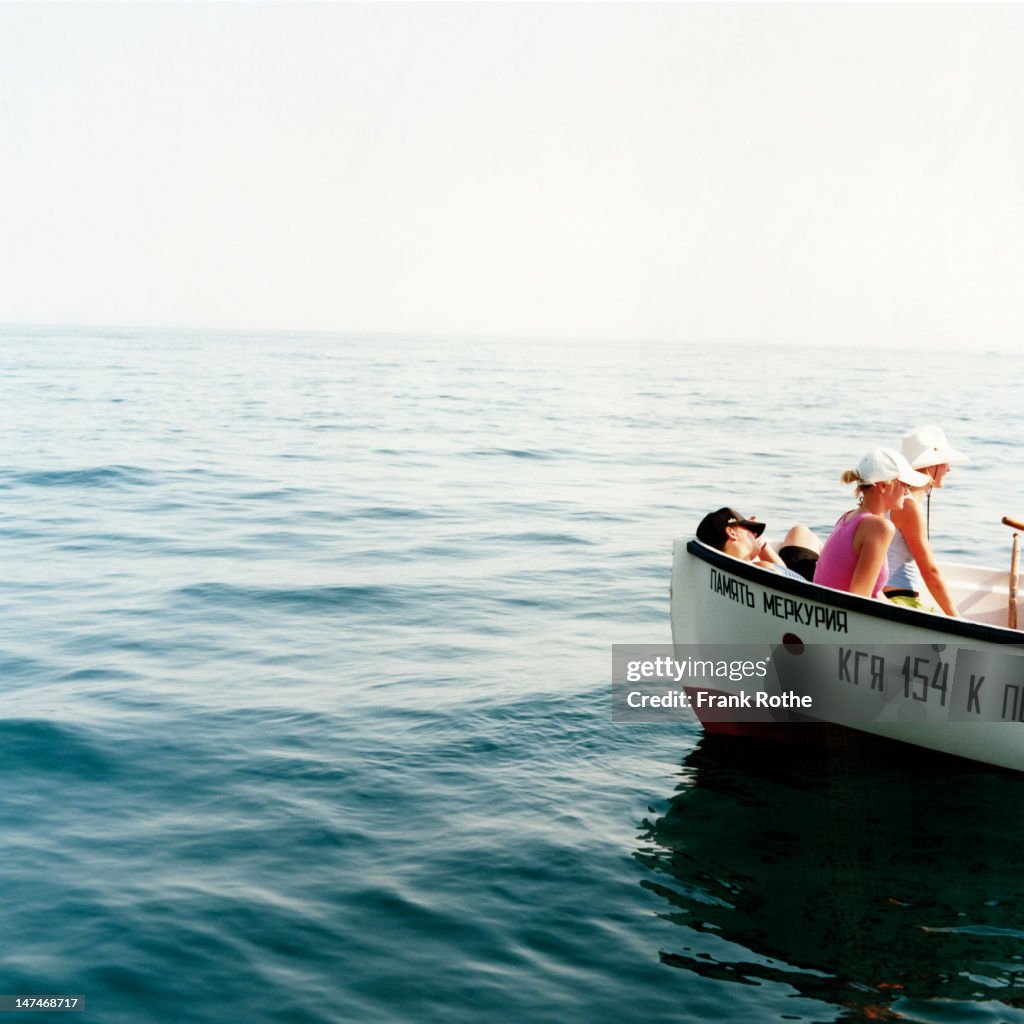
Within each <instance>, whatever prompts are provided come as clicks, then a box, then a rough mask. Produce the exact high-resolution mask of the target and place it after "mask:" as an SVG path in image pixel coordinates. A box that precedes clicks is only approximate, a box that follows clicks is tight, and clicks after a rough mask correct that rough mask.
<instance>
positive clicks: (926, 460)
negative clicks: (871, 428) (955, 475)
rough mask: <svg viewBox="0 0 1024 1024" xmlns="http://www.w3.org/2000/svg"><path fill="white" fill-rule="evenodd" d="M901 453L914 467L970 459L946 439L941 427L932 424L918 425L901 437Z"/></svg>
mask: <svg viewBox="0 0 1024 1024" xmlns="http://www.w3.org/2000/svg"><path fill="white" fill-rule="evenodd" d="M903 454H904V456H905V457H906V459H907V461H908V462H909V463H910V464H911V466H913V467H914V469H924V468H925V467H926V466H941V465H943V464H944V463H949V464H950V465H952V464H954V463H957V462H968V461H970V460H969V459H968V458H967V456H966V455H964V454H963V453H962V452H958V451H957V450H956V449H955V448H954V447H953V446H952V445H951V444H950V443H949V442H948V441H947V440H946V433H945V431H944V430H943V429H942V427H937V426H935V425H934V424H929V425H928V426H926V427H918V428H917V429H916V430H912V431H911V432H910V433H909V434H907V435H906V437H904V438H903Z"/></svg>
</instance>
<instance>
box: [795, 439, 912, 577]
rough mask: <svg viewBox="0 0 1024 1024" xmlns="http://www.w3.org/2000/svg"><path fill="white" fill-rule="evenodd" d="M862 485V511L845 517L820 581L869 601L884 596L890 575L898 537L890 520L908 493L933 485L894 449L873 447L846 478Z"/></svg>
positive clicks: (820, 568)
mask: <svg viewBox="0 0 1024 1024" xmlns="http://www.w3.org/2000/svg"><path fill="white" fill-rule="evenodd" d="M842 481H843V483H845V484H853V483H855V484H856V485H857V497H858V502H859V504H858V507H857V508H855V509H851V510H850V511H849V512H847V513H845V514H844V515H843V516H841V517H840V519H839V521H838V522H837V523H836V525H835V527H834V528H833V529H832V533H831V534H830V535H829V538H828V540H826V541H825V546H824V547H823V548H822V549H821V554H820V555H819V556H818V564H817V566H816V568H815V570H814V582H815V583H820V584H821V585H822V586H825V587H832V588H834V589H835V590H848V591H849V592H850V593H852V594H860V595H862V596H863V597H878V596H879V595H880V594H881V592H882V590H883V589H884V587H885V585H886V581H887V578H888V575H889V569H888V564H887V562H886V552H887V551H888V550H889V542H890V541H891V540H892V538H893V535H894V534H895V532H896V528H895V526H893V524H892V523H891V522H889V520H888V519H887V518H886V516H887V514H888V513H891V512H892V511H893V510H898V509H900V508H902V507H903V502H904V499H905V498H906V495H907V491H908V489H909V488H911V487H921V486H923V485H924V484H925V483H927V482H928V477H926V476H925V475H924V473H918V472H917V471H916V470H914V469H912V468H911V466H910V463H909V462H907V460H906V459H905V458H904V457H903V456H902V455H901V454H900V453H899V452H897V451H893V450H892V449H891V448H873V449H872V450H871V451H869V452H868V453H867V454H866V455H865V456H864V457H863V458H862V459H861V460H860V462H858V463H857V468H856V469H848V470H846V472H845V473H843V475H842Z"/></svg>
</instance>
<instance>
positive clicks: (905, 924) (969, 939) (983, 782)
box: [636, 732, 1024, 1024]
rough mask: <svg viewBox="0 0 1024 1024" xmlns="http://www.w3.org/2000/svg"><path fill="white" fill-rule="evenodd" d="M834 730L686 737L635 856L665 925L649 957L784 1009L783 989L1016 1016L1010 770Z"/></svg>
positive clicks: (1021, 876) (877, 1012)
mask: <svg viewBox="0 0 1024 1024" xmlns="http://www.w3.org/2000/svg"><path fill="white" fill-rule="evenodd" d="M845 736H846V737H847V738H848V743H849V744H850V745H849V746H848V747H847V748H846V749H842V750H837V749H836V748H834V747H830V748H828V749H822V750H817V751H815V750H808V749H782V748H779V747H778V746H777V745H774V744H773V745H771V746H769V745H767V744H763V743H754V742H746V741H736V740H735V739H733V738H731V737H722V736H711V735H705V736H704V737H703V738H702V740H701V741H700V743H699V745H698V747H697V748H696V750H695V751H694V752H693V753H692V754H691V755H690V756H689V757H688V758H687V759H686V761H685V762H684V777H683V781H682V782H681V783H680V784H679V786H678V787H677V790H676V793H675V795H674V796H673V797H672V798H671V801H670V803H669V806H668V808H667V810H665V812H664V813H663V814H662V815H661V816H660V817H659V818H657V819H656V820H653V821H646V822H644V832H643V835H642V836H641V844H642V845H641V846H640V849H639V850H638V851H637V854H636V857H637V859H638V860H639V861H640V862H641V863H642V864H643V865H644V866H645V867H647V868H648V869H649V871H650V874H649V875H648V877H647V878H646V879H645V880H644V881H643V883H642V884H643V885H645V886H646V887H647V888H648V889H650V890H651V891H652V892H654V893H656V894H657V895H658V896H659V897H660V898H661V899H662V900H663V901H664V906H663V913H662V916H663V917H664V918H665V919H666V920H668V921H670V922H672V923H673V924H675V925H678V930H676V931H674V932H673V933H672V934H669V935H668V936H667V937H666V940H665V942H664V946H663V952H662V955H661V957H662V960H663V962H664V963H666V964H668V965H670V966H673V967H678V968H682V969H685V970H688V971H692V972H695V973H697V974H700V975H702V976H703V977H705V978H708V979H714V980H717V981H719V982H723V983H734V984H737V985H744V986H749V985H759V986H761V987H762V996H763V999H764V1000H767V1001H770V1000H771V999H772V998H773V995H772V993H773V991H774V992H775V994H776V995H777V997H778V999H779V1000H780V1002H779V1006H780V1007H781V1006H783V1005H785V1004H786V1003H787V1001H788V1004H789V1007H790V1008H789V1013H790V1014H792V1013H794V1008H793V993H794V990H795V991H796V992H798V993H799V994H800V995H802V996H804V997H807V998H809V999H814V1000H819V1001H823V1002H825V1003H828V1004H829V1005H831V1006H834V1007H840V1008H844V1010H846V1011H848V1012H849V1013H850V1014H854V1015H855V1017H854V1019H857V1020H863V1019H909V1020H914V1021H920V1020H928V1021H932V1020H935V1021H938V1020H946V1021H954V1020H955V1021H966V1020H975V1019H977V1020H989V1021H999V1022H1003V1024H1006V1022H1015V1024H1016V1022H1022V1021H1024V1009H1021V1007H1024V944H1022V943H1024V819H1022V818H1021V816H1020V815H1019V814H1018V813H1017V809H1018V807H1019V806H1020V803H1021V799H1022V797H1024V789H1022V786H1024V781H1022V780H1021V779H1019V778H1018V777H1016V776H1012V775H1006V774H1002V773H999V772H995V771H991V770H989V769H985V768H982V767H980V766H979V767H977V768H976V769H975V770H973V771H968V772H965V771H963V768H962V766H961V765H959V764H957V763H956V762H952V761H949V760H946V759H941V758H937V757H929V755H927V754H922V753H921V752H920V751H915V750H913V748H910V747H901V746H899V745H893V750H894V751H896V752H897V754H898V757H897V761H895V762H894V761H893V759H892V758H889V759H882V760H879V759H878V758H877V757H875V756H874V754H875V753H876V751H877V742H876V743H875V744H874V747H873V748H869V749H867V750H860V749H858V745H859V743H860V740H859V738H858V735H857V734H856V733H852V732H850V733H846V734H845ZM901 751H902V752H903V753H900V752H901ZM769 755H770V759H769ZM899 757H904V758H912V759H913V762H914V764H915V767H916V769H917V770H915V771H914V772H907V771H906V770H905V765H902V764H900V763H899ZM922 760H923V762H924V763H923V764H922ZM773 985H774V986H777V987H776V988H774V989H773ZM745 991H746V990H740V989H737V990H736V992H737V994H738V995H742V994H743V993H745ZM936 1000H941V1001H942V1003H941V1004H939V1003H936V1002H935V1001H936ZM983 1010H985V1011H986V1012H982V1011H983ZM784 1015H785V1014H779V1017H782V1016H784ZM772 1019H776V1018H775V1017H773V1018H772ZM793 1019H806V1018H803V1017H801V1016H799V1015H797V1016H795V1017H794V1018H793ZM815 1019H817V1018H816V1017H815Z"/></svg>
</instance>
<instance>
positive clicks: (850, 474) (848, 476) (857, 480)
mask: <svg viewBox="0 0 1024 1024" xmlns="http://www.w3.org/2000/svg"><path fill="white" fill-rule="evenodd" d="M839 479H840V480H841V481H842V482H843V483H844V484H856V485H857V489H856V491H855V492H854V493H855V494H856V495H857V497H858V498H860V497H862V496H863V494H864V492H865V491H866V490H867V489H868V488H869V487H874V486H875V485H874V484H866V483H864V481H863V480H862V479H861V477H860V473H858V472H857V470H855V469H844V470H843V474H842V476H841V477H840V478H839Z"/></svg>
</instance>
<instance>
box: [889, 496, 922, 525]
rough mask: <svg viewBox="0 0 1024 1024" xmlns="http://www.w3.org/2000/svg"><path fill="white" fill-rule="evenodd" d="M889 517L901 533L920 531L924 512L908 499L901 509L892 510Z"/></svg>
mask: <svg viewBox="0 0 1024 1024" xmlns="http://www.w3.org/2000/svg"><path fill="white" fill-rule="evenodd" d="M889 516H890V518H891V519H892V521H893V522H894V523H895V524H896V526H897V527H898V528H899V529H900V530H901V531H902V532H903V533H910V532H912V531H917V530H920V529H921V527H922V526H923V525H924V512H923V511H922V510H921V506H920V505H919V504H918V503H917V502H916V501H915V500H914V499H913V498H909V497H908V498H907V500H906V501H905V502H903V508H900V509H893V510H892V512H890V513H889Z"/></svg>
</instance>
